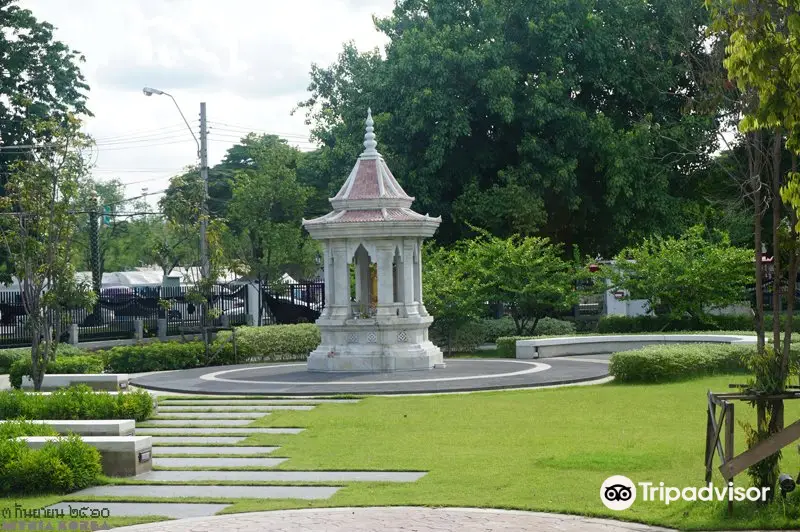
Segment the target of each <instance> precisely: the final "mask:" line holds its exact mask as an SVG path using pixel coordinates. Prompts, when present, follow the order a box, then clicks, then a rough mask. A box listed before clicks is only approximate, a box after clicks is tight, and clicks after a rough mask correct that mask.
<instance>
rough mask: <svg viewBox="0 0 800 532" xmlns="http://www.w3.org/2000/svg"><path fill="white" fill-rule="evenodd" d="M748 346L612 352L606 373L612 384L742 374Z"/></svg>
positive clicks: (666, 347) (655, 347) (749, 350)
mask: <svg viewBox="0 0 800 532" xmlns="http://www.w3.org/2000/svg"><path fill="white" fill-rule="evenodd" d="M753 349H754V348H753V347H752V346H737V345H726V344H682V345H681V344H672V345H651V346H647V347H643V348H641V349H636V350H634V351H623V352H621V353H615V354H614V355H612V357H611V363H610V365H609V372H610V373H611V375H613V376H614V379H615V381H616V382H620V383H651V382H668V381H678V380H683V379H688V378H692V377H700V376H704V375H713V374H719V373H742V372H746V371H747V369H746V367H745V364H744V359H745V357H746V356H748V355H751V354H752V353H753Z"/></svg>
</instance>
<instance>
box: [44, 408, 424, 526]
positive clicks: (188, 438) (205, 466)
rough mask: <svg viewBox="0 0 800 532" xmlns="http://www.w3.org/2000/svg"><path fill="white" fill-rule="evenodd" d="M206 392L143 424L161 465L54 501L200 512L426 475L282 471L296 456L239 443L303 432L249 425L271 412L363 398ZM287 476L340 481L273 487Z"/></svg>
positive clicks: (117, 510)
mask: <svg viewBox="0 0 800 532" xmlns="http://www.w3.org/2000/svg"><path fill="white" fill-rule="evenodd" d="M206 397H209V398H206V399H203V398H188V397H180V396H174V397H173V396H167V397H161V398H160V401H159V408H158V415H157V416H156V417H154V418H153V419H150V420H148V421H145V422H143V423H141V424H138V425H137V427H136V434H137V435H151V436H152V438H153V458H152V460H153V468H154V469H153V471H150V472H147V473H144V474H142V475H138V476H136V477H133V478H132V479H131V480H135V481H136V482H137V484H109V485H105V486H95V487H92V488H88V489H85V490H82V491H79V492H77V493H74V494H73V496H75V497H81V496H86V497H93V498H94V499H95V502H85V503H84V502H68V503H59V504H58V505H55V506H54V507H58V508H61V507H62V506H63V505H67V504H71V505H73V507H75V506H78V505H79V506H80V507H84V506H85V507H89V508H95V507H96V508H98V509H99V508H108V509H109V510H110V511H111V515H112V516H128V515H129V516H141V515H158V516H164V517H170V518H183V517H200V516H208V515H214V514H216V513H218V512H219V511H221V510H222V509H223V508H226V507H228V506H229V504H230V503H232V502H235V501H236V500H237V499H327V498H329V497H331V496H332V495H333V494H334V493H336V492H337V491H338V490H339V489H341V485H342V484H343V483H347V482H415V481H417V480H419V479H420V478H422V477H423V476H425V474H426V473H425V472H416V471H404V472H399V471H292V470H276V469H274V468H275V467H278V466H280V465H281V464H284V466H285V462H287V460H289V459H288V458H283V457H265V456H263V455H265V454H269V453H274V452H275V451H278V450H279V448H278V447H270V446H239V445H237V444H239V443H240V442H242V441H244V440H245V439H246V438H247V437H248V436H250V435H253V434H298V433H300V432H302V431H303V430H305V429H302V428H297V427H250V426H249V425H250V424H251V423H253V421H254V420H256V419H259V418H262V417H264V416H268V415H270V413H271V412H272V411H276V410H297V411H308V410H312V409H313V408H315V405H317V404H325V403H330V404H350V403H357V402H358V400H357V399H264V398H252V397H225V398H222V399H220V398H217V397H210V396H206ZM216 482H219V483H225V485H222V484H215V483H216ZM231 482H235V483H236V484H230V483H231ZM285 482H308V483H320V484H322V483H334V484H336V485H335V486H324V485H309V486H285V485H267V484H269V483H285ZM165 483H169V485H166V484H165ZM199 483H203V484H199ZM105 497H147V498H148V499H150V500H151V501H152V500H153V499H156V500H157V499H166V498H183V497H197V498H203V499H206V500H212V502H214V503H219V504H192V503H180V504H177V503H167V502H164V503H158V502H147V503H138V502H127V503H123V502H102V499H103V498H105ZM98 499H100V502H98ZM223 503H225V504H223Z"/></svg>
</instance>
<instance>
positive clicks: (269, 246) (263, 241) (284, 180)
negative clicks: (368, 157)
mask: <svg viewBox="0 0 800 532" xmlns="http://www.w3.org/2000/svg"><path fill="white" fill-rule="evenodd" d="M298 154H299V152H298V151H297V150H296V149H295V148H292V147H291V146H289V145H288V144H287V143H286V142H285V141H284V140H282V139H279V138H277V137H274V136H266V137H262V138H261V139H259V145H258V147H257V148H256V147H254V146H251V149H250V155H251V157H252V160H251V164H250V165H249V166H250V167H249V168H247V169H244V170H239V171H238V172H236V175H235V182H236V184H235V186H234V189H233V197H232V199H231V202H230V205H229V208H228V212H229V227H230V229H231V233H232V234H233V235H235V238H234V239H233V240H232V241H231V243H230V244H231V245H229V249H230V252H231V253H232V256H233V257H235V258H237V259H238V260H239V261H241V262H242V263H243V265H244V266H245V267H246V270H247V272H248V273H249V275H250V276H252V277H253V278H255V279H256V280H257V282H258V284H259V287H261V286H262V285H263V284H264V283H271V282H275V281H277V280H278V279H279V278H280V276H281V274H282V273H283V272H284V271H286V270H287V269H289V268H294V269H297V268H298V267H299V269H300V270H301V271H303V270H305V271H306V272H309V270H310V268H312V267H313V265H314V257H315V256H316V253H317V251H318V250H317V246H316V245H315V243H314V242H313V241H312V240H311V239H310V238H309V237H308V235H307V234H305V233H304V232H303V229H302V226H301V223H300V222H301V220H302V217H303V213H304V211H305V208H306V203H307V201H308V198H309V196H310V190H309V189H308V188H307V187H304V186H303V185H301V184H300V183H299V182H298V180H297V176H296V161H297V158H298ZM260 292H261V290H259V293H260ZM259 304H260V302H259ZM259 316H260V314H259ZM259 325H260V324H259Z"/></svg>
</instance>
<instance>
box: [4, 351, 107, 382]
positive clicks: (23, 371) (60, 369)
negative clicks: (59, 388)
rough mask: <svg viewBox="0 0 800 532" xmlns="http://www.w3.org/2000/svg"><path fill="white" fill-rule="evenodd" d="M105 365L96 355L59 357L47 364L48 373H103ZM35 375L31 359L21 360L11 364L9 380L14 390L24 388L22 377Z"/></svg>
mask: <svg viewBox="0 0 800 532" xmlns="http://www.w3.org/2000/svg"><path fill="white" fill-rule="evenodd" d="M104 369H105V365H104V363H103V359H102V358H101V357H98V356H94V355H83V356H67V357H58V358H57V359H55V360H51V361H50V362H48V363H47V372H46V373H67V374H83V373H103V370H104ZM31 373H33V369H32V363H31V359H30V357H28V358H20V359H18V360H16V361H14V363H13V364H11V369H10V370H9V372H8V380H9V381H10V382H11V386H13V387H14V388H20V387H22V377H23V376H25V375H28V376H30V375H31Z"/></svg>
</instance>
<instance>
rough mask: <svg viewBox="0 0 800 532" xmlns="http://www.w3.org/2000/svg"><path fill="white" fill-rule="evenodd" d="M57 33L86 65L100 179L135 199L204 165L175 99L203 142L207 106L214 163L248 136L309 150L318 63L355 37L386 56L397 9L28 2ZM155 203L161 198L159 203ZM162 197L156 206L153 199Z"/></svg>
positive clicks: (188, 0) (302, 1)
mask: <svg viewBox="0 0 800 532" xmlns="http://www.w3.org/2000/svg"><path fill="white" fill-rule="evenodd" d="M20 5H21V6H22V7H25V8H27V9H30V10H31V11H33V13H34V15H35V16H36V17H37V18H38V19H40V20H46V21H48V22H50V23H51V24H53V25H54V26H56V32H55V36H56V38H57V39H59V40H61V41H63V42H65V43H66V44H67V45H69V46H71V47H72V48H74V49H77V50H79V51H80V52H82V53H83V54H84V55H85V56H86V63H85V64H84V65H83V67H82V70H83V73H84V75H85V76H86V78H87V81H88V83H89V85H90V87H91V91H90V92H89V108H90V109H91V111H92V112H93V113H94V115H95V116H94V118H91V119H89V121H88V122H87V128H86V129H87V131H88V133H90V134H91V135H92V136H93V137H94V138H95V139H96V140H97V144H98V147H97V149H96V153H95V163H96V168H95V170H94V175H95V177H96V178H97V179H98V180H103V181H104V180H109V179H112V178H119V179H120V180H122V181H123V182H124V183H126V185H127V190H126V195H127V196H129V197H130V196H134V195H139V194H141V193H142V188H143V187H147V189H148V192H149V193H151V194H152V193H156V192H158V191H160V190H163V189H164V188H166V186H167V185H168V183H169V177H170V176H171V175H174V174H175V173H176V172H177V171H179V170H180V169H181V168H182V167H184V166H186V165H189V164H193V163H194V162H195V160H196V155H195V154H196V146H195V143H194V140H192V138H191V136H190V135H189V132H188V130H187V129H186V126H185V125H183V122H182V121H181V118H180V115H179V114H178V112H177V110H176V109H175V107H174V105H173V103H172V101H171V100H170V99H169V98H168V97H166V96H160V97H159V96H153V97H149V98H148V97H145V96H144V95H143V94H142V87H144V86H151V87H156V88H158V89H162V90H165V91H168V92H170V93H171V94H172V95H173V96H174V97H175V99H176V100H177V101H178V103H179V104H180V106H181V109H182V110H183V112H184V114H185V115H186V118H187V119H188V120H189V122H190V124H192V126H193V127H195V133H197V129H196V128H197V120H198V116H199V103H200V102H201V101H205V102H206V103H207V106H208V109H207V111H208V120H209V125H210V134H209V139H210V142H209V162H210V164H211V165H213V164H215V163H217V162H219V160H220V159H221V158H222V157H223V156H224V154H225V151H226V150H227V149H228V148H229V147H230V146H231V145H232V144H233V143H235V142H236V140H237V139H238V138H240V137H241V136H243V135H244V134H245V133H246V132H247V131H249V130H258V131H259V132H270V133H279V134H285V135H286V138H287V140H289V141H290V142H291V143H293V144H296V145H298V146H300V147H301V148H303V149H310V148H311V147H312V146H311V145H310V144H309V143H308V129H309V128H308V126H306V125H305V124H304V118H305V116H304V113H303V112H302V111H299V112H298V113H295V115H294V116H292V115H291V114H290V113H291V111H292V109H293V108H294V107H295V106H296V104H297V102H299V101H301V100H303V99H305V98H306V97H307V95H308V93H307V92H306V89H307V87H308V83H309V79H310V78H309V74H308V73H309V70H310V67H311V64H312V63H318V64H320V65H324V66H328V65H329V64H330V63H332V62H333V61H334V60H335V59H336V57H337V55H338V54H339V52H340V51H341V49H342V43H344V42H345V41H347V40H354V41H355V42H356V44H357V46H358V47H359V49H363V50H366V49H371V48H374V47H376V46H378V47H381V48H382V47H383V45H384V44H385V43H386V38H385V37H384V36H383V35H381V34H379V33H378V32H377V31H376V30H375V28H374V25H373V23H372V15H373V14H375V15H378V16H386V15H388V14H390V13H391V10H392V7H393V5H394V2H393V0H360V1H359V0H291V1H286V0H223V1H219V0H69V1H66V0H21V2H20ZM154 199H155V198H152V200H154ZM152 200H151V201H152Z"/></svg>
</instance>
